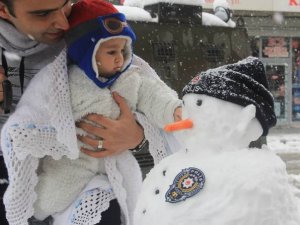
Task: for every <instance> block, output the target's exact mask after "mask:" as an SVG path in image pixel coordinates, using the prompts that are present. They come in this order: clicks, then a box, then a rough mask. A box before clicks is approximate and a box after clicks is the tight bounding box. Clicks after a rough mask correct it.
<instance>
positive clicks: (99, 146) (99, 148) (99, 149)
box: [97, 139, 104, 151]
mask: <svg viewBox="0 0 300 225" xmlns="http://www.w3.org/2000/svg"><path fill="white" fill-rule="evenodd" d="M103 150H104V148H103V140H102V139H100V140H98V146H97V151H103Z"/></svg>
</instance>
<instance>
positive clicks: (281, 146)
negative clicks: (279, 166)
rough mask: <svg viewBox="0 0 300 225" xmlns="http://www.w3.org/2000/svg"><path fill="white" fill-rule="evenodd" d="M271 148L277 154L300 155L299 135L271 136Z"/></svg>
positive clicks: (268, 140)
mask: <svg viewBox="0 0 300 225" xmlns="http://www.w3.org/2000/svg"><path fill="white" fill-rule="evenodd" d="M267 144H268V146H269V148H270V149H271V150H272V151H274V152H276V153H299V154H300V135H299V134H269V135H268V136H267Z"/></svg>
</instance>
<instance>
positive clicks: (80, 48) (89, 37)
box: [65, 0, 136, 88]
mask: <svg viewBox="0 0 300 225" xmlns="http://www.w3.org/2000/svg"><path fill="white" fill-rule="evenodd" d="M69 24H70V29H69V30H68V31H67V32H66V34H65V40H66V43H67V47H68V50H67V53H68V57H69V58H70V59H71V61H72V63H74V64H76V65H78V66H79V67H80V68H81V69H82V70H83V71H84V72H85V73H86V75H87V76H88V77H89V78H90V79H91V80H92V81H93V82H94V83H95V84H96V85H97V86H99V87H101V88H104V87H107V86H110V85H111V84H112V83H113V82H114V81H115V80H116V79H117V78H118V77H119V76H120V75H121V74H122V72H124V71H125V70H126V69H127V68H128V67H129V65H130V64H131V61H132V55H133V52H132V45H133V43H134V42H135V40H136V36H135V34H134V32H133V31H132V29H131V28H130V26H129V25H128V24H127V22H126V18H125V15H124V14H122V13H119V12H118V10H117V9H116V8H115V7H114V6H113V5H112V4H111V3H109V2H106V1H103V0H81V1H78V2H77V3H75V4H74V5H73V6H72V13H71V15H70V16H69ZM120 37H121V38H125V39H126V40H127V42H126V47H125V56H124V65H123V67H122V69H121V71H120V72H117V73H116V74H115V75H113V76H112V77H110V78H108V80H106V81H105V82H103V81H101V80H99V79H98V78H99V74H98V68H97V65H96V60H95V54H96V51H97V49H98V47H99V46H100V44H101V43H103V42H105V41H107V40H110V39H112V38H120ZM100 76H101V75H100Z"/></svg>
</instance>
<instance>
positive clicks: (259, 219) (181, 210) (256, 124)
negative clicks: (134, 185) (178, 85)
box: [134, 57, 300, 225]
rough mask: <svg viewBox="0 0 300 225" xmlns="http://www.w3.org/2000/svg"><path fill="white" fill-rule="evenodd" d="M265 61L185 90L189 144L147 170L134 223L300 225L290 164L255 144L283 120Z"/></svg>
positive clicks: (214, 73)
mask: <svg viewBox="0 0 300 225" xmlns="http://www.w3.org/2000/svg"><path fill="white" fill-rule="evenodd" d="M267 88H268V85H267V80H266V77H265V73H264V67H263V64H262V63H261V62H260V61H259V60H258V59H256V58H253V57H249V58H247V59H245V60H242V61H240V62H238V63H236V64H231V65H226V66H223V67H219V68H217V69H211V70H208V71H206V72H202V73H200V74H199V75H198V76H196V77H195V78H194V79H193V80H192V81H191V82H190V83H189V84H188V85H186V87H185V88H184V89H183V120H182V121H181V122H180V123H179V124H171V125H169V126H167V127H166V130H172V131H174V133H175V135H176V136H177V138H178V140H179V141H180V142H181V144H182V146H185V147H184V148H182V149H181V150H180V151H178V152H176V153H174V154H172V155H171V156H169V157H167V158H165V159H163V160H162V161H161V162H160V163H159V164H158V165H156V166H155V167H154V168H153V169H152V170H151V171H150V173H149V174H148V175H147V177H146V179H145V180H144V183H143V188H142V191H141V193H140V196H139V201H138V203H137V207H136V210H135V212H134V225H150V224H151V225H153V224H155V225H171V224H172V225H173V224H178V225H299V224H300V211H299V200H297V198H296V197H295V196H294V194H293V192H292V188H291V186H290V185H289V183H288V176H287V173H286V168H285V164H284V162H283V161H282V160H281V159H280V158H279V157H278V156H276V155H275V154H274V153H273V152H271V151H269V150H268V149H267V146H264V147H263V149H254V148H252V149H249V148H248V146H249V143H250V142H251V141H254V140H256V139H258V138H259V137H260V136H261V135H267V133H268V130H269V128H270V127H272V126H274V125H275V123H276V117H275V114H274V106H273V97H272V95H271V94H270V92H269V91H268V89H267Z"/></svg>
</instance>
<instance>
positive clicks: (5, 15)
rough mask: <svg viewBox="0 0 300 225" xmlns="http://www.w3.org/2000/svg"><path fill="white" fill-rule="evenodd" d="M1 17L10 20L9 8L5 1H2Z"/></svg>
mask: <svg viewBox="0 0 300 225" xmlns="http://www.w3.org/2000/svg"><path fill="white" fill-rule="evenodd" d="M0 17H1V18H2V19H6V20H8V19H9V17H10V14H9V11H8V8H7V6H6V5H5V4H4V3H3V2H0Z"/></svg>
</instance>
